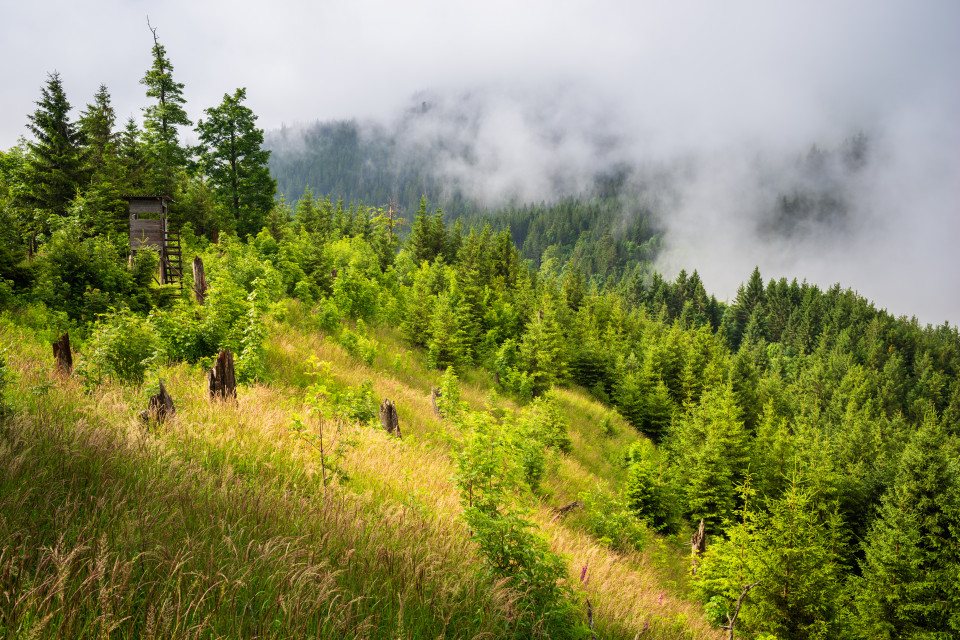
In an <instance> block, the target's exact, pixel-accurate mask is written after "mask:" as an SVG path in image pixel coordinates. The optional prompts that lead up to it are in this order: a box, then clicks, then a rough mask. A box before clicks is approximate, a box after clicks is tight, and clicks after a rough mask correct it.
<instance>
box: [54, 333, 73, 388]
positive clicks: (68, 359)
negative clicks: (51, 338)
mask: <svg viewBox="0 0 960 640" xmlns="http://www.w3.org/2000/svg"><path fill="white" fill-rule="evenodd" d="M53 357H54V358H56V360H57V373H59V374H60V375H62V376H64V377H67V378H69V377H70V374H72V373H73V353H71V351H70V333H69V332H68V333H64V334H63V335H62V336H60V337H59V338H57V341H56V342H54V343H53Z"/></svg>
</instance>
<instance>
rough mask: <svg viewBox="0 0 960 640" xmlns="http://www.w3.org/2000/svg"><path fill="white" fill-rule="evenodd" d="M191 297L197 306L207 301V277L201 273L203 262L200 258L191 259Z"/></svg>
mask: <svg viewBox="0 0 960 640" xmlns="http://www.w3.org/2000/svg"><path fill="white" fill-rule="evenodd" d="M193 295H195V296H196V298H197V302H198V303H199V304H203V301H204V300H206V299H207V277H206V276H205V275H204V273H203V260H202V259H200V256H197V257H196V258H194V259H193Z"/></svg>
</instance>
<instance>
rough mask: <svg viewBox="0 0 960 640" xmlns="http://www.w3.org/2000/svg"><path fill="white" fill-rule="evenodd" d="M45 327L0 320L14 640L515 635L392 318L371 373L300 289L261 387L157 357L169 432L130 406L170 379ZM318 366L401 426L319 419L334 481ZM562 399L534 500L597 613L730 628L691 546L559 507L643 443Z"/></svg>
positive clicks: (623, 621)
mask: <svg viewBox="0 0 960 640" xmlns="http://www.w3.org/2000/svg"><path fill="white" fill-rule="evenodd" d="M50 337H51V336H50V335H49V332H48V331H44V330H35V329H31V328H29V327H27V326H25V324H24V322H23V320H22V319H17V318H15V317H12V316H10V315H9V314H8V315H7V316H5V317H4V318H3V320H2V325H0V348H3V349H6V352H5V358H6V373H5V379H6V388H5V391H4V395H5V398H6V401H7V402H8V404H9V405H10V409H9V410H8V411H7V413H6V415H5V416H4V417H3V419H2V425H3V426H2V431H0V496H2V497H0V539H2V540H3V543H2V545H0V593H2V594H3V595H2V600H0V630H2V631H0V635H2V636H4V637H15V638H21V637H22V638H27V637H30V638H34V637H63V638H66V637H70V638H79V637H112V638H133V637H197V638H216V637H263V638H293V637H331V638H333V637H336V638H343V637H349V638H354V637H356V638H360V637H364V638H366V637H369V638H427V637H429V638H437V637H448V638H461V637H462V638H474V637H504V636H509V635H511V634H512V632H513V627H512V625H513V621H514V618H515V616H516V611H517V603H518V602H519V599H520V598H522V595H523V594H520V593H517V592H516V591H515V590H513V591H512V590H511V589H509V588H508V586H507V585H506V584H505V582H504V581H502V580H496V579H494V578H493V577H492V576H491V574H490V572H489V571H487V570H486V569H485V567H484V565H483V562H482V560H481V558H480V556H479V555H478V553H477V548H476V544H475V542H474V541H473V540H472V539H471V536H470V532H469V531H468V529H467V527H466V525H465V523H464V522H463V520H462V519H461V517H460V513H461V511H462V506H461V502H460V499H459V495H458V490H457V487H456V486H455V484H454V482H452V480H451V477H452V476H453V475H454V474H455V473H456V468H455V462H454V454H455V453H456V451H457V449H458V447H459V446H460V444H459V443H460V438H461V436H462V434H461V433H458V429H457V427H455V426H454V425H453V424H452V423H450V422H449V421H442V420H440V419H438V418H437V417H436V416H435V415H434V413H433V411H432V409H431V405H430V399H429V389H430V387H431V386H434V385H437V384H438V382H439V379H440V374H439V372H437V371H434V370H432V369H430V368H429V367H428V366H426V363H425V362H423V358H422V355H421V354H420V353H419V352H415V351H410V350H408V349H407V348H406V347H404V346H403V345H402V343H401V339H400V337H399V335H398V334H397V333H396V332H395V331H393V330H391V329H383V328H381V329H379V330H377V332H376V333H375V335H374V339H375V341H376V343H377V344H376V350H375V357H374V358H373V359H372V363H371V364H369V365H367V364H364V363H362V362H360V361H358V360H356V359H355V358H353V357H352V356H350V355H349V354H347V353H346V352H345V351H344V350H343V348H342V347H340V346H339V345H337V344H335V343H334V342H332V341H331V340H329V339H325V336H324V335H323V334H322V333H321V332H318V331H316V330H311V328H310V317H309V315H308V314H305V313H303V311H302V310H301V309H300V308H299V307H298V306H297V305H296V304H295V303H294V304H292V305H291V306H290V309H289V313H287V314H286V319H285V320H284V321H282V322H281V321H274V322H272V323H271V324H269V325H268V338H267V341H266V350H267V357H266V362H267V368H268V374H267V376H265V377H266V379H268V380H269V383H267V384H255V385H252V386H241V387H240V390H239V397H238V400H237V402H236V403H232V402H210V401H208V400H207V398H206V397H205V389H204V371H203V370H202V369H201V368H200V367H198V366H194V365H186V364H178V365H176V366H172V367H161V368H160V369H159V370H158V374H159V377H160V378H161V379H162V380H163V381H164V384H165V385H166V387H167V389H168V390H169V391H170V393H171V394H172V396H173V398H174V401H175V402H176V404H177V415H176V417H175V418H174V419H172V420H169V421H167V422H166V423H164V424H161V425H153V424H150V425H147V424H145V423H143V422H141V421H140V420H139V419H138V417H137V414H138V412H139V411H140V410H141V409H142V408H143V407H145V406H146V399H147V397H148V396H149V395H150V394H152V393H154V392H155V384H156V378H152V379H149V380H148V381H147V383H146V384H144V385H143V386H139V387H138V386H126V385H121V384H116V383H114V382H111V381H109V380H107V381H104V382H103V383H102V384H100V385H98V386H90V387H85V386H84V385H83V384H82V382H81V381H80V380H78V379H77V378H72V379H68V380H65V379H60V378H57V377H56V376H55V375H54V374H53V372H52V359H51V358H50V354H49V341H50ZM81 357H82V354H81ZM311 359H314V360H311ZM312 361H313V362H321V363H328V364H327V365H322V366H321V367H320V369H321V370H322V371H324V372H325V373H324V381H325V384H326V385H327V388H328V389H330V390H331V393H332V392H333V390H335V389H341V390H350V389H358V388H360V387H362V386H363V384H364V383H365V382H369V383H370V385H372V390H373V396H374V397H375V398H376V400H377V401H379V400H380V399H382V398H390V399H392V400H394V401H395V402H396V403H397V406H398V410H399V414H400V422H401V429H402V432H403V438H402V439H396V438H393V437H390V436H388V435H387V434H386V433H385V432H383V431H382V430H381V429H379V428H378V427H375V426H373V425H372V424H358V423H356V422H355V421H350V420H344V419H337V418H335V417H333V416H330V415H328V416H325V417H324V418H323V420H324V427H325V437H326V438H327V440H326V443H325V446H326V451H327V455H328V456H330V455H331V454H330V452H331V451H333V450H335V449H337V447H338V445H339V446H340V448H341V453H342V456H341V457H340V458H339V459H338V460H336V464H337V466H338V468H339V469H340V471H342V473H343V474H344V475H345V476H346V477H347V478H348V479H347V480H346V481H345V482H342V483H331V484H328V485H326V486H325V485H324V484H323V482H322V481H321V476H322V475H324V473H329V470H327V471H326V472H324V471H323V470H322V469H321V465H320V457H319V454H318V451H317V450H316V447H315V446H313V444H312V443H311V441H310V440H309V439H308V438H305V437H304V436H303V434H300V435H299V436H298V434H297V433H296V432H295V431H292V430H291V425H292V424H293V418H294V417H295V416H300V417H301V420H302V423H303V424H305V425H306V426H307V429H308V431H310V430H316V429H317V428H319V426H320V422H319V421H318V420H319V419H318V416H317V415H316V413H314V414H312V415H311V414H309V412H308V407H309V405H310V404H311V400H310V398H309V397H308V396H309V394H308V391H307V389H308V387H309V385H310V384H314V383H316V380H317V379H316V377H315V376H312V375H311V373H310V372H311V371H312V370H313V368H314V365H312V364H311V362H312ZM487 375H488V374H485V373H480V372H467V373H466V374H465V375H464V376H463V380H462V383H461V389H462V395H463V399H464V400H465V401H466V402H467V403H468V404H469V405H470V406H471V407H472V408H474V409H477V410H481V409H483V410H489V411H491V412H492V413H494V414H495V415H505V414H507V413H509V412H512V411H517V410H519V409H520V408H519V407H518V406H516V405H515V404H514V403H513V402H512V401H510V400H508V399H504V398H502V397H496V395H495V394H491V392H490V389H491V388H492V387H491V386H490V381H489V380H488V379H487ZM554 396H555V400H554V401H555V402H556V403H557V405H558V406H559V407H561V408H562V412H563V414H564V415H565V416H566V417H567V419H568V426H569V432H568V433H569V438H570V441H571V444H572V446H571V449H570V453H569V454H556V455H553V456H551V457H550V458H549V460H548V464H547V469H546V474H545V476H544V479H543V482H542V484H541V488H540V491H539V492H538V493H536V494H531V495H529V496H526V497H522V498H520V499H521V501H522V507H523V509H524V510H525V513H526V514H527V517H528V518H529V519H530V520H531V521H532V522H534V523H535V525H536V528H537V529H538V533H539V534H540V535H542V536H543V537H544V538H545V539H546V540H547V541H548V542H549V546H550V548H551V549H552V550H553V551H554V552H556V553H558V554H560V556H561V557H562V558H563V560H564V562H565V563H566V565H567V572H568V578H567V583H568V585H569V586H570V587H571V588H572V589H573V591H574V593H575V594H576V603H575V604H576V606H577V607H578V608H580V609H582V618H583V620H582V622H583V624H584V625H585V624H586V605H585V603H586V601H587V600H588V599H589V601H590V603H591V607H592V611H593V614H594V619H595V624H596V632H597V634H598V635H599V636H600V637H611V638H617V637H624V638H627V637H629V638H633V637H636V636H637V634H640V635H641V637H652V638H667V637H670V638H676V637H688V638H714V637H718V634H717V632H716V631H713V630H712V629H711V628H710V627H709V625H708V624H707V623H706V622H705V621H704V620H703V619H702V616H701V614H700V613H699V611H700V608H699V606H698V605H696V604H694V603H693V602H692V600H688V599H687V592H686V587H685V577H684V576H685V569H686V559H685V553H686V552H685V550H684V548H683V546H682V545H680V544H677V543H676V542H672V541H668V540H661V539H659V538H656V537H654V536H652V534H650V536H649V538H648V539H647V540H646V542H645V543H644V544H643V545H636V544H634V545H633V547H632V548H631V547H630V545H623V544H620V545H618V544H617V541H616V540H613V539H611V538H609V537H604V536H600V535H597V533H596V531H598V530H599V529H598V527H597V523H595V522H593V523H591V517H588V515H587V514H586V511H587V510H584V511H582V512H580V513H574V514H572V515H570V516H567V517H557V516H556V513H555V512H554V511H553V507H556V506H559V505H562V504H566V503H568V502H569V501H572V500H573V499H575V498H577V497H578V496H583V495H589V496H592V498H590V499H593V500H597V501H600V500H611V499H612V498H611V495H612V494H611V490H610V487H612V486H617V485H619V484H621V481H622V476H623V474H624V470H623V469H622V468H621V467H620V466H619V465H618V464H617V461H618V459H619V457H620V456H622V453H623V451H624V449H625V448H626V447H627V446H628V445H629V444H630V443H631V442H632V441H634V440H636V439H637V438H638V437H639V436H638V435H637V433H636V431H635V430H634V429H633V428H632V427H629V426H628V425H627V424H625V423H624V422H623V421H622V419H620V418H619V417H617V416H616V415H615V414H611V413H610V411H609V410H608V409H606V408H604V407H602V406H601V405H598V404H596V403H595V402H594V401H592V400H591V399H589V397H588V396H587V395H585V394H581V393H579V392H577V391H570V390H564V391H558V392H556V393H555V394H554ZM339 397H347V396H339ZM615 546H619V547H620V548H619V549H617V550H615V549H614V547H615ZM637 546H642V548H640V549H638V548H636V547H637ZM584 567H586V572H585V573H584V571H583V569H584ZM581 575H583V576H584V579H583V580H581Z"/></svg>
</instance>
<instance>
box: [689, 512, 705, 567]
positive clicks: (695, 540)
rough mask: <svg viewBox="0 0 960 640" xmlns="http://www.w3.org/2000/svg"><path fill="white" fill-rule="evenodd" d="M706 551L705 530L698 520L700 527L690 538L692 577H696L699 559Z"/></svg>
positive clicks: (701, 520) (701, 522) (701, 521)
mask: <svg viewBox="0 0 960 640" xmlns="http://www.w3.org/2000/svg"><path fill="white" fill-rule="evenodd" d="M706 550H707V529H706V525H704V523H703V519H702V518H701V519H700V526H699V527H697V530H696V532H695V533H694V534H693V536H692V537H691V538H690V554H691V555H692V556H693V575H697V566H698V565H699V564H700V558H701V557H702V556H703V552H704V551H706Z"/></svg>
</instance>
